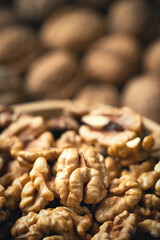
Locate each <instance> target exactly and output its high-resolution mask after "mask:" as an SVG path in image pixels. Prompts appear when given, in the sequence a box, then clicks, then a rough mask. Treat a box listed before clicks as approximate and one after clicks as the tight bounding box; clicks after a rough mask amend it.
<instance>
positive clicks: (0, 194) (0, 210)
mask: <svg viewBox="0 0 160 240" xmlns="http://www.w3.org/2000/svg"><path fill="white" fill-rule="evenodd" d="M6 218H7V212H6V197H5V189H4V187H3V186H2V185H0V223H2V222H4V221H5V220H6Z"/></svg>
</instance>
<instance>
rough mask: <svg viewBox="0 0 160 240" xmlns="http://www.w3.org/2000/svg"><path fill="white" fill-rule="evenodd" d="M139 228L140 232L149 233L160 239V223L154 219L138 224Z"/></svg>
mask: <svg viewBox="0 0 160 240" xmlns="http://www.w3.org/2000/svg"><path fill="white" fill-rule="evenodd" d="M137 226H138V230H139V231H142V232H145V233H149V234H150V235H151V236H153V237H155V238H157V239H158V238H160V222H158V221H156V220H152V219H146V220H144V221H142V222H140V223H138V225H137Z"/></svg>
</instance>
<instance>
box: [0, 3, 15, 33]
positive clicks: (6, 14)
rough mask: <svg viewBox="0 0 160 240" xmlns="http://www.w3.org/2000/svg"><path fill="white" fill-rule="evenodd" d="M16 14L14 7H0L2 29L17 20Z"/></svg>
mask: <svg viewBox="0 0 160 240" xmlns="http://www.w3.org/2000/svg"><path fill="white" fill-rule="evenodd" d="M16 20H17V19H16V15H15V14H14V12H13V11H12V9H10V8H7V7H2V6H1V9H0V29H3V28H5V27H7V26H9V25H12V24H13V23H15V22H16Z"/></svg>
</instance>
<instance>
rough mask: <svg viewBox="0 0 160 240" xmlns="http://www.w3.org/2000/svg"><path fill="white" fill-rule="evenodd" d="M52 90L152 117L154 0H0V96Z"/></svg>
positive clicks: (159, 69) (159, 11) (29, 96)
mask: <svg viewBox="0 0 160 240" xmlns="http://www.w3.org/2000/svg"><path fill="white" fill-rule="evenodd" d="M55 98H56V99H64V98H70V99H77V100H82V101H84V102H92V103H93V102H101V103H105V104H110V105H114V106H123V105H126V106H130V107H132V108H133V109H135V110H136V111H138V112H139V113H141V114H143V115H145V116H147V117H149V118H151V119H153V120H155V121H157V122H160V1H159V0H157V1H156V0H154V1H153V0H150V1H149V0H148V1H147V0H74V1H73V0H72V1H71V0H4V1H3V0H0V103H1V104H9V105H10V104H15V103H22V102H28V101H36V100H42V99H55Z"/></svg>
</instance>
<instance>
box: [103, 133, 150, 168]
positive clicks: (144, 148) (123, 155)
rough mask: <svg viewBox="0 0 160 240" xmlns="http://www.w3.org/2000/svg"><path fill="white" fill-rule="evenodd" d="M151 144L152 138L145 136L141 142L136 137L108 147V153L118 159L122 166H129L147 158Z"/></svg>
mask: <svg viewBox="0 0 160 240" xmlns="http://www.w3.org/2000/svg"><path fill="white" fill-rule="evenodd" d="M153 144H154V139H153V137H152V136H146V137H145V138H144V139H143V141H142V142H141V139H140V137H136V138H134V139H132V140H130V141H127V142H126V143H123V142H117V143H115V144H113V145H111V146H109V148H108V153H109V155H111V156H113V157H117V158H119V161H120V163H121V165H122V166H129V165H130V164H133V163H137V162H141V161H144V160H146V159H147V158H149V156H150V155H149V154H150V151H151V149H152V146H153Z"/></svg>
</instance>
